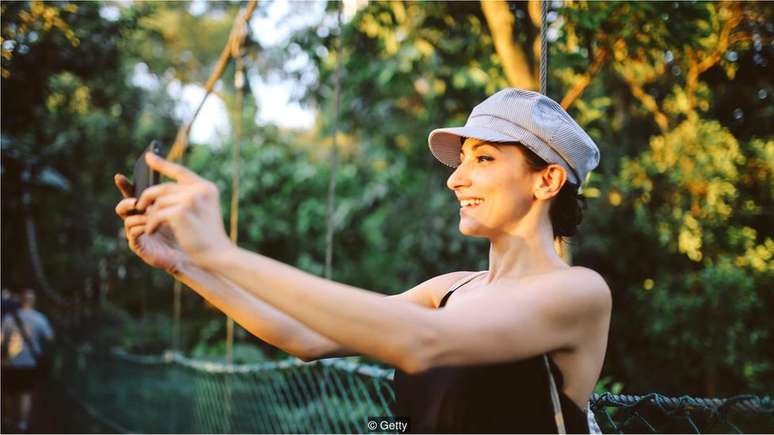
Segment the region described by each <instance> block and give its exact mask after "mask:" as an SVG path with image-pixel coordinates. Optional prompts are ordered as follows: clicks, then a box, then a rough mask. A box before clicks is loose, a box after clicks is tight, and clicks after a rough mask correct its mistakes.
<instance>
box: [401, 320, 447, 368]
mask: <svg viewBox="0 0 774 435" xmlns="http://www.w3.org/2000/svg"><path fill="white" fill-rule="evenodd" d="M438 338H439V335H438V334H437V333H436V332H435V331H432V330H430V329H429V328H428V329H426V330H425V332H423V333H419V334H417V335H415V336H414V340H413V341H412V343H411V345H410V346H407V349H406V351H405V352H403V353H402V355H403V357H402V358H399V361H398V364H397V366H398V368H399V369H401V370H402V371H404V372H406V373H408V374H417V373H421V372H424V371H425V370H428V369H430V368H432V367H434V366H435V365H436V364H435V361H436V358H435V355H438V349H439V345H440V340H439V339H438Z"/></svg>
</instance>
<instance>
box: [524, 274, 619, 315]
mask: <svg viewBox="0 0 774 435" xmlns="http://www.w3.org/2000/svg"><path fill="white" fill-rule="evenodd" d="M517 283H518V286H517V288H522V289H529V290H532V291H529V292H527V293H525V294H523V296H525V297H530V298H532V299H534V301H535V302H539V303H542V304H544V306H545V307H547V308H549V309H551V310H553V309H558V310H561V311H565V312H567V311H570V312H584V313H585V314H587V315H594V316H598V315H600V314H603V313H605V312H608V313H609V312H610V310H611V306H612V298H611V292H610V288H609V287H608V285H607V282H606V281H605V279H604V278H603V277H602V275H600V274H599V273H598V272H596V271H594V270H592V269H589V268H587V267H581V266H573V267H568V268H565V269H561V270H555V271H552V272H548V273H542V274H539V275H532V276H528V277H525V278H521V279H519V280H518V281H517ZM579 314H580V313H579Z"/></svg>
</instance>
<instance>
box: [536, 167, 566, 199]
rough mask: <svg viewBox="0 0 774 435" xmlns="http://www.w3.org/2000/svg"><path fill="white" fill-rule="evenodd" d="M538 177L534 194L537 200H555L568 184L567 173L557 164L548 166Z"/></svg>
mask: <svg viewBox="0 0 774 435" xmlns="http://www.w3.org/2000/svg"><path fill="white" fill-rule="evenodd" d="M537 175H538V176H537V177H536V178H535V186H534V193H533V196H534V198H535V199H544V200H548V199H551V198H553V197H554V196H556V195H558V194H559V191H560V190H562V186H564V183H565V182H567V172H566V171H565V169H564V168H563V167H561V166H560V165H556V164H551V165H548V166H547V167H546V168H545V169H543V170H542V171H540V172H538V174H537Z"/></svg>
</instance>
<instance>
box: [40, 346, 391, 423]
mask: <svg viewBox="0 0 774 435" xmlns="http://www.w3.org/2000/svg"><path fill="white" fill-rule="evenodd" d="M55 374H56V376H57V378H58V379H61V380H62V382H63V383H65V384H66V387H67V388H68V390H69V391H70V392H71V394H72V395H73V396H74V397H75V398H76V399H77V400H78V401H79V402H82V404H83V405H84V406H85V407H87V409H89V410H90V411H91V412H90V413H91V414H92V415H95V416H98V418H100V419H101V420H103V421H102V423H103V424H104V425H105V426H107V427H110V428H111V429H113V430H114V431H116V432H144V433H148V432H158V433H166V432H179V433H199V432H208V433H319V432H326V433H353V432H355V433H356V432H364V431H366V423H367V417H369V416H386V415H389V413H390V411H389V403H390V402H391V401H392V400H394V393H393V391H392V387H391V380H390V379H391V376H392V372H391V371H390V370H386V369H382V368H379V367H372V366H366V365H358V364H355V363H353V362H351V361H347V360H345V359H331V360H321V361H315V362H311V363H305V362H303V361H300V360H298V359H295V358H292V359H287V360H282V361H277V362H266V363H260V364H248V365H225V364H220V363H213V362H204V361H197V360H191V359H188V358H185V357H183V356H182V355H180V354H176V353H172V352H169V353H165V354H164V355H162V356H153V357H149V356H136V355H130V354H127V353H125V352H121V351H119V350H114V351H113V352H111V353H110V354H100V353H99V352H93V351H90V350H89V349H88V348H80V349H77V348H71V349H67V350H65V351H64V352H62V353H60V358H58V362H57V366H56V372H55Z"/></svg>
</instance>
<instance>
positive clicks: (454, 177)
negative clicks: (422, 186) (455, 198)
mask: <svg viewBox="0 0 774 435" xmlns="http://www.w3.org/2000/svg"><path fill="white" fill-rule="evenodd" d="M467 172H468V171H467V167H466V165H465V163H464V162H462V163H460V164H459V166H457V168H456V169H454V172H452V173H451V175H449V178H448V179H447V180H446V186H447V187H448V188H449V189H451V190H457V189H459V188H461V187H466V186H467V185H469V184H470V177H468V173H467Z"/></svg>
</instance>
